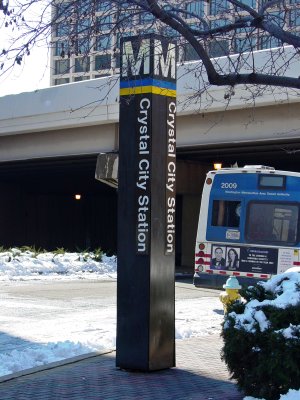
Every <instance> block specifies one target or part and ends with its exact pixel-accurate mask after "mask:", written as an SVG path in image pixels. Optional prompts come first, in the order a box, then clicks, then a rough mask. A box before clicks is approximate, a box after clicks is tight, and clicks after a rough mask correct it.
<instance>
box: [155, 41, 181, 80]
mask: <svg viewBox="0 0 300 400" xmlns="http://www.w3.org/2000/svg"><path fill="white" fill-rule="evenodd" d="M154 42H155V45H154V75H160V74H161V75H162V76H163V77H164V78H168V76H169V70H170V67H171V78H173V79H175V77H176V51H175V44H174V43H169V45H168V51H167V54H166V58H165V57H164V54H163V51H162V46H161V42H160V40H157V39H155V41H154ZM159 67H160V68H161V72H160V69H159Z"/></svg>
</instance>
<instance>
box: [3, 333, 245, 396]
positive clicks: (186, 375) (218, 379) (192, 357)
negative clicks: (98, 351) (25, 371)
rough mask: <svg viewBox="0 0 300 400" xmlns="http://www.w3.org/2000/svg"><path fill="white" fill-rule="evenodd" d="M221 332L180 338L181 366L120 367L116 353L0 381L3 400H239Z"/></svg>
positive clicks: (178, 345)
mask: <svg viewBox="0 0 300 400" xmlns="http://www.w3.org/2000/svg"><path fill="white" fill-rule="evenodd" d="M220 348H221V339H220V338H219V336H217V335H212V336H208V337H203V338H195V339H190V340H184V341H176V352H177V355H176V361H177V367H176V368H172V369H169V370H164V371H159V372H151V373H138V372H125V371H120V370H118V369H116V367H115V353H114V352H113V353H110V354H106V355H102V356H97V357H93V358H89V359H86V360H83V361H80V362H76V363H74V364H69V365H64V366H61V367H57V368H54V369H50V370H47V371H41V372H37V373H35V374H32V375H28V376H24V377H19V378H16V379H13V380H11V381H8V382H3V383H0V399H1V400H48V399H49V400H50V399H51V400H65V399H74V400H132V399H137V400H150V399H151V400H153V399H161V400H171V399H173V400H241V399H243V395H242V394H240V393H239V392H238V391H237V388H236V386H235V385H234V384H233V383H232V382H230V381H229V379H228V373H227V370H226V366H225V365H224V364H223V363H222V362H221V360H220Z"/></svg>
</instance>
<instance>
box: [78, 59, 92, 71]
mask: <svg viewBox="0 0 300 400" xmlns="http://www.w3.org/2000/svg"><path fill="white" fill-rule="evenodd" d="M89 70H90V58H89V57H82V58H75V72H89Z"/></svg>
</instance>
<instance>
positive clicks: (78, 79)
mask: <svg viewBox="0 0 300 400" xmlns="http://www.w3.org/2000/svg"><path fill="white" fill-rule="evenodd" d="M89 79H90V77H89V76H75V78H74V82H81V81H88V80H89Z"/></svg>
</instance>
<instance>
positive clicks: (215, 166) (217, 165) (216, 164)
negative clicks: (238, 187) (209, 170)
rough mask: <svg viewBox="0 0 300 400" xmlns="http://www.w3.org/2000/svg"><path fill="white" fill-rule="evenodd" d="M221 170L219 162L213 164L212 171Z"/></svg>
mask: <svg viewBox="0 0 300 400" xmlns="http://www.w3.org/2000/svg"><path fill="white" fill-rule="evenodd" d="M221 168H222V163H220V162H215V163H214V169H221Z"/></svg>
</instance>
